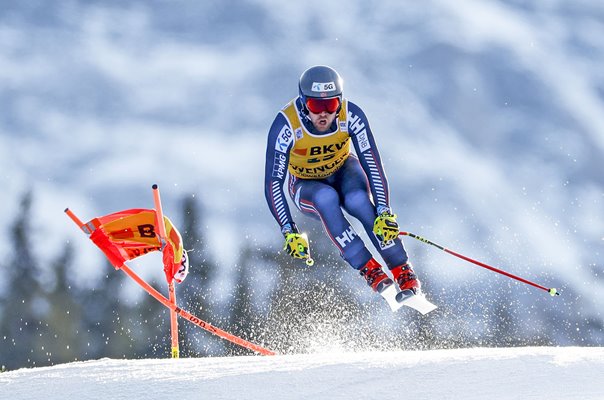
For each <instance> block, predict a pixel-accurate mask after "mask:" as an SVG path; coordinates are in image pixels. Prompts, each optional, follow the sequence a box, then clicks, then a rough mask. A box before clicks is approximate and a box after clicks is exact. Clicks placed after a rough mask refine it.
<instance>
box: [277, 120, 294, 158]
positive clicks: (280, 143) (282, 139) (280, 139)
mask: <svg viewBox="0 0 604 400" xmlns="http://www.w3.org/2000/svg"><path fill="white" fill-rule="evenodd" d="M293 140H294V135H293V134H292V130H291V129H289V127H288V126H287V125H283V128H281V132H279V135H278V136H277V141H276V142H275V150H277V151H280V152H281V153H285V152H286V151H287V148H288V147H289V144H290V143H291V142H292V141H293Z"/></svg>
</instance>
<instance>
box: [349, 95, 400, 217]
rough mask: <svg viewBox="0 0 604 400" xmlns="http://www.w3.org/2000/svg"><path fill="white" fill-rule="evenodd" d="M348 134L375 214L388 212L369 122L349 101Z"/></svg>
mask: <svg viewBox="0 0 604 400" xmlns="http://www.w3.org/2000/svg"><path fill="white" fill-rule="evenodd" d="M348 132H349V134H350V138H351V139H352V143H353V145H354V148H355V150H356V153H357V155H358V156H359V161H360V162H361V166H362V167H363V170H364V171H365V174H366V175H367V178H368V179H369V186H370V188H371V194H372V195H373V199H374V201H375V207H376V212H377V214H378V215H379V214H382V212H384V211H387V212H390V192H389V189H388V179H387V178H386V172H385V171H384V166H383V165H382V159H381V158H380V153H379V150H378V148H377V145H376V144H375V140H374V138H373V133H372V132H371V128H370V127H369V121H368V120H367V117H366V116H365V113H364V112H363V110H361V108H360V107H359V106H357V105H356V104H354V103H352V102H350V101H349V102H348Z"/></svg>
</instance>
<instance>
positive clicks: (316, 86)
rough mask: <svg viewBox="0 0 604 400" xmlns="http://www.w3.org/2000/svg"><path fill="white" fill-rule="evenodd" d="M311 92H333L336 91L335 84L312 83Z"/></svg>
mask: <svg viewBox="0 0 604 400" xmlns="http://www.w3.org/2000/svg"><path fill="white" fill-rule="evenodd" d="M310 90H312V91H313V92H333V91H334V90H336V84H335V82H313V83H312V86H311V89H310Z"/></svg>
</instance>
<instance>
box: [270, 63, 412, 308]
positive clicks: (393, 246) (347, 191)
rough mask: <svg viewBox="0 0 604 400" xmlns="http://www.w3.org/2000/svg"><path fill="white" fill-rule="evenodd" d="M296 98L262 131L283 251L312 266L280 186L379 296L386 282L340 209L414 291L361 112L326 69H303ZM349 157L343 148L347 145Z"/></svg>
mask: <svg viewBox="0 0 604 400" xmlns="http://www.w3.org/2000/svg"><path fill="white" fill-rule="evenodd" d="M298 88H299V95H298V96H297V97H296V98H294V99H293V100H292V101H290V102H289V103H288V104H286V105H285V107H283V108H282V109H281V111H280V112H279V113H278V114H277V116H276V118H275V120H274V121H273V124H272V126H271V128H270V130H269V134H268V144H267V148H266V167H265V182H264V189H265V196H266V200H267V202H268V206H269V208H270V211H271V213H272V214H273V216H274V218H275V219H276V220H277V223H278V224H279V226H280V227H281V233H283V235H284V237H285V247H284V250H286V251H287V252H288V254H289V255H291V256H292V257H294V258H299V259H305V260H306V261H307V264H309V265H312V259H311V258H310V252H309V242H308V237H307V235H306V234H303V233H300V232H299V230H298V228H297V226H296V224H295V223H294V221H293V220H292V216H291V213H290V209H289V206H288V204H287V201H286V198H285V195H284V189H283V185H284V183H285V180H286V176H288V184H287V186H288V189H289V195H290V197H291V199H292V200H293V202H294V204H295V205H296V206H297V207H298V209H299V210H300V211H301V212H302V213H303V214H305V215H310V216H313V217H318V218H320V220H321V221H322V223H323V226H324V228H325V231H326V232H327V235H328V236H329V238H330V239H331V240H332V242H333V243H334V245H335V246H336V247H337V248H338V249H339V251H340V254H341V256H342V257H343V258H344V260H346V261H347V262H348V263H349V264H350V265H351V266H352V268H354V269H356V270H358V271H359V272H360V274H361V275H362V276H363V277H364V278H365V279H366V281H367V284H368V285H369V286H370V287H371V288H372V289H373V290H374V291H375V292H378V293H382V292H383V291H384V290H385V289H386V288H388V287H390V285H392V284H393V281H392V279H390V277H389V276H388V275H387V274H386V273H385V272H384V270H383V269H382V266H381V265H380V263H379V262H378V261H376V260H375V259H374V258H373V257H372V255H371V253H370V251H369V250H368V249H367V247H366V246H365V243H364V242H363V240H362V239H361V238H360V237H359V235H358V234H357V232H355V230H354V228H353V227H352V226H351V225H350V223H349V221H348V220H347V219H346V217H345V216H344V213H343V211H342V209H343V210H345V211H346V212H347V213H348V214H349V215H351V216H353V217H355V218H356V219H358V220H359V221H360V222H361V224H362V225H363V227H364V229H365V230H366V231H367V234H368V236H369V238H370V239H371V241H372V243H373V245H374V246H375V247H376V249H377V250H378V251H379V253H380V255H381V257H382V258H383V260H384V261H385V263H386V266H387V267H388V269H389V270H390V271H391V273H392V276H393V277H394V281H396V283H397V285H398V287H399V288H400V290H401V293H406V294H407V295H409V296H410V295H412V294H417V293H418V291H419V290H420V286H421V284H420V281H419V280H418V279H417V276H416V274H415V272H414V271H413V269H412V268H411V264H410V263H409V262H408V256H407V252H406V251H405V248H404V246H403V243H402V242H401V240H400V238H399V237H398V236H399V227H398V224H397V222H396V218H397V216H396V215H395V214H393V212H392V209H391V207H390V198H389V189H388V181H387V179H386V174H385V172H384V169H383V166H382V162H381V159H380V155H379V152H378V148H377V146H376V143H375V140H374V138H373V133H372V132H371V129H370V127H369V122H368V120H367V117H366V116H365V113H364V112H363V111H362V110H361V108H360V107H359V106H357V105H356V104H354V103H352V102H350V101H348V100H347V99H346V98H344V97H343V95H342V89H343V80H342V78H341V77H340V75H339V74H338V73H337V72H336V71H335V70H334V69H332V68H330V67H328V66H324V65H318V66H314V67H311V68H309V69H307V70H306V71H305V72H304V73H303V74H302V75H301V77H300V80H299V85H298ZM351 142H352V145H353V146H354V149H355V152H356V155H357V156H355V155H354V154H352V153H351V152H350V147H351V146H350V144H351Z"/></svg>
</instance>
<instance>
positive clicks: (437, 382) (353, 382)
mask: <svg viewBox="0 0 604 400" xmlns="http://www.w3.org/2000/svg"><path fill="white" fill-rule="evenodd" d="M603 360H604V351H603V350H602V349H601V348H598V349H587V348H576V347H565V348H553V347H551V348H539V347H536V348H530V347H529V348H514V349H506V348H502V349H456V350H432V351H408V352H403V351H399V352H388V353H380V352H371V353H338V352H328V353H324V354H304V355H289V356H274V357H212V358H198V359H180V360H156V359H150V360H110V359H101V360H94V361H86V362H76V363H68V364H61V365H55V366H53V367H44V368H32V369H26V368H23V369H20V370H17V371H12V372H7V373H4V374H0V398H6V399H11V400H29V399H39V398H48V399H50V400H54V399H65V398H78V399H99V398H111V399H136V398H141V396H144V398H146V399H165V398H167V397H176V398H179V399H200V398H203V399H229V400H230V399H235V400H239V399H246V400H248V399H292V400H293V399H317V400H333V399H400V398H401V397H409V396H412V397H413V398H414V399H418V400H424V399H461V398H463V399H466V400H482V399H485V398H488V399H492V400H499V399H502V400H503V399H505V400H510V399H526V400H529V399H543V398H546V399H549V400H566V399H581V400H601V399H602V398H604V384H603V383H602V367H603V366H604V365H603ZM2 395H6V396H2Z"/></svg>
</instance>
